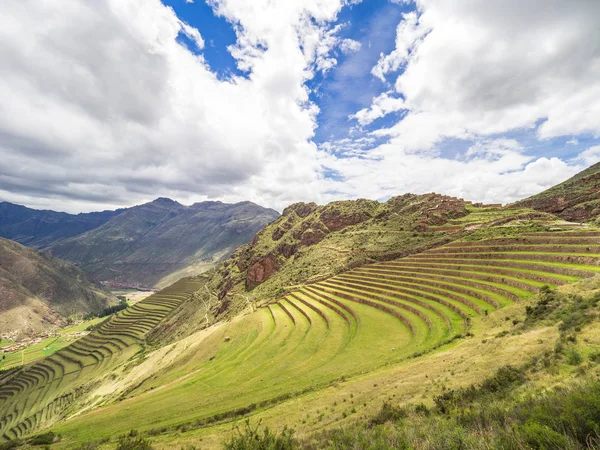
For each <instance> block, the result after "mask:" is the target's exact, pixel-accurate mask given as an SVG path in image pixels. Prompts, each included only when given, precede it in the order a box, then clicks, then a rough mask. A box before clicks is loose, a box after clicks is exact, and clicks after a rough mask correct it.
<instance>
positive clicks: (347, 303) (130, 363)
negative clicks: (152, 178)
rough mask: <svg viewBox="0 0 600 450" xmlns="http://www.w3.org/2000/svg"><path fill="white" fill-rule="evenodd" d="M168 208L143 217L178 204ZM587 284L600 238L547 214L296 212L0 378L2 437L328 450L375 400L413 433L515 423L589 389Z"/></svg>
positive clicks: (402, 200) (593, 309)
mask: <svg viewBox="0 0 600 450" xmlns="http://www.w3.org/2000/svg"><path fill="white" fill-rule="evenodd" d="M173 203H174V202H170V201H167V200H163V199H160V200H158V201H156V202H153V204H152V205H151V208H143V211H142V212H143V214H141V213H140V215H139V216H135V217H136V220H137V221H138V222H139V223H152V219H153V218H157V217H158V218H160V217H163V216H164V214H165V210H170V209H171V208H178V209H186V208H191V207H183V206H181V205H178V204H173ZM205 207H206V208H208V209H210V208H211V205H205ZM113 220H115V219H113ZM111 221H112V220H111ZM109 223H110V221H109ZM139 223H138V225H137V228H138V229H139V227H140V226H139ZM103 227H104V226H103ZM103 227H100V228H99V230H100V229H102V228H103ZM149 227H150V228H152V227H151V226H149ZM112 229H113V230H114V229H116V228H115V227H112ZM598 279H600V229H598V228H595V227H594V226H585V227H584V226H579V225H576V224H565V223H564V221H561V220H559V219H558V218H557V217H556V216H553V215H551V214H548V213H544V212H538V211H534V210H531V209H527V208H514V207H511V208H507V207H499V206H497V205H481V204H471V203H470V202H466V201H464V200H462V199H457V198H453V197H448V196H443V195H439V194H426V195H411V194H407V195H403V196H400V197H393V198H391V199H389V200H388V201H386V202H376V201H370V200H356V201H341V202H333V203H330V204H328V205H323V206H318V205H316V204H314V203H297V204H294V205H291V206H290V207H288V208H286V209H285V210H284V212H283V214H282V215H281V216H280V217H279V218H277V219H276V220H275V221H273V222H272V223H270V224H268V225H267V226H265V227H264V228H263V229H261V230H260V231H259V232H258V233H257V234H256V235H255V237H254V239H253V240H252V241H251V242H250V243H249V244H245V245H243V246H241V247H240V248H238V249H237V250H236V251H235V252H234V253H233V254H232V255H231V256H230V257H229V258H227V259H226V260H225V261H223V263H221V264H219V265H218V266H217V267H216V268H215V269H213V270H211V271H209V272H206V273H204V274H202V275H200V276H196V277H191V278H185V279H182V280H180V281H179V282H177V283H175V284H174V285H172V286H170V287H168V288H166V289H164V290H162V291H160V292H158V293H155V294H154V295H152V296H150V297H148V298H147V299H145V300H142V301H140V302H139V303H137V304H135V305H134V306H132V307H129V308H127V309H125V310H124V311H121V312H119V313H117V314H116V315H114V316H113V317H111V318H110V319H109V320H107V321H106V322H104V323H102V325H101V326H99V327H98V328H97V329H96V330H95V331H94V332H92V333H91V334H89V335H88V336H86V337H85V338H82V339H80V340H79V341H77V342H76V343H75V344H73V345H70V346H68V347H65V348H63V349H60V350H59V351H57V352H56V353H54V354H53V355H52V356H51V357H48V358H46V359H45V360H42V361H38V362H35V363H32V364H29V365H25V366H23V367H21V368H19V369H18V370H13V371H11V372H7V373H5V374H0V385H1V387H0V417H4V419H2V420H0V436H2V438H1V439H4V440H12V441H13V442H15V443H17V444H19V443H20V442H21V441H20V439H23V438H25V441H23V443H24V444H25V445H27V442H28V441H27V437H28V436H31V435H32V434H34V433H39V432H43V431H44V430H47V429H49V428H50V429H51V430H52V432H53V433H56V434H48V435H46V437H45V438H44V439H50V440H51V441H53V442H54V444H53V445H52V447H51V448H57V449H62V448H64V449H72V448H82V447H81V445H83V444H84V443H87V444H85V445H87V447H85V448H102V449H114V448H115V447H116V445H117V441H118V440H121V441H122V440H123V439H125V438H124V437H121V438H119V436H129V437H131V438H132V439H133V438H135V439H141V440H144V439H150V440H152V441H153V446H154V448H157V449H168V448H180V447H182V448H188V447H190V448H191V446H196V447H198V446H199V447H200V448H217V447H219V446H220V445H221V444H222V442H223V440H224V437H225V436H227V435H228V434H230V433H231V429H232V421H233V422H235V421H236V420H238V419H240V418H245V417H250V418H252V420H253V423H258V421H264V422H263V423H265V424H267V425H268V426H270V427H274V428H276V429H282V428H283V427H284V426H289V427H293V428H294V429H295V430H297V431H298V433H299V435H300V436H301V438H302V439H303V442H304V444H303V445H304V446H306V448H322V447H323V442H326V441H327V440H328V438H327V436H328V433H333V432H335V433H338V434H340V433H343V431H339V430H338V431H335V430H336V429H337V428H339V427H341V428H342V429H347V428H345V427H348V426H350V425H351V426H358V425H356V424H361V423H362V424H365V423H369V424H370V423H372V422H366V421H367V420H369V419H367V418H368V417H373V416H375V415H376V414H377V411H378V410H380V409H382V408H383V410H385V408H386V406H385V405H386V404H387V405H390V404H393V405H394V408H409V407H410V408H413V406H414V408H416V409H414V411H417V412H416V413H415V414H417V416H414V417H413V420H416V421H417V422H418V417H419V416H418V414H419V412H418V411H428V413H427V414H432V415H433V416H432V417H435V420H436V421H437V422H436V423H435V424H433V423H431V424H429V425H427V424H421V425H420V427H421V428H419V429H421V430H426V429H429V428H427V427H428V426H429V427H431V428H436V426H437V424H440V423H441V422H440V421H442V420H446V419H444V417H445V416H444V414H447V411H449V410H452V411H454V408H457V407H459V406H460V405H459V404H457V403H456V402H458V401H462V400H461V399H462V398H463V397H465V398H467V399H473V398H480V397H476V394H477V393H478V392H480V390H481V389H484V388H485V389H489V390H491V392H492V393H495V394H496V395H497V397H494V401H497V402H500V401H503V402H506V403H503V406H502V408H503V411H505V413H506V414H508V413H507V412H506V411H513V410H512V409H511V408H513V407H514V403H511V402H514V401H516V400H514V399H518V398H523V397H524V396H528V395H530V394H531V395H533V394H535V393H539V392H540V390H542V392H543V389H544V386H548V385H553V386H562V385H568V386H574V384H573V380H588V378H589V379H594V377H595V376H596V375H597V374H598V373H599V372H598V365H597V363H598V362H600V358H598V357H597V356H594V355H596V354H595V353H593V352H594V348H595V347H597V345H600V341H599V340H598V339H599V338H598V336H600V334H598V333H599V330H600V329H599V328H598V321H597V317H598V307H599V305H600V303H599V299H600V284H599V282H598ZM584 362H585V365H584ZM495 373H498V374H500V375H494V374H495ZM494 377H497V378H494ZM498 377H499V378H498ZM490 379H491V380H492V381H489V380H490ZM505 384H506V385H507V386H508V387H506V388H505V387H503V386H505ZM498 385H500V386H501V387H500V388H498V387H497V386H498ZM481 386H483V387H484V388H482V387H481ZM486 386H491V387H489V388H488V387H486ZM519 386H527V389H528V390H527V391H523V390H521V391H516V392H515V397H514V399H513V398H512V397H511V398H508V397H506V395H505V394H506V392H508V389H509V388H510V389H513V387H514V388H517V387H519ZM462 389H464V393H463V390H462ZM504 389H506V390H504ZM477 395H478V394H477ZM459 396H463V397H459ZM468 401H471V400H468ZM482 402H483V403H482V404H485V400H482ZM411 405H413V406H411ZM415 405H416V406H415ZM440 405H441V406H440ZM466 405H467V408H468V407H469V405H470V403H466ZM388 408H389V406H388ZM397 410H398V409H394V411H397ZM409 411H413V409H406V410H404V409H402V412H401V413H398V414H403V415H407V414H409ZM381 414H383V413H381ZM411 414H412V413H411ZM510 414H513V413H510ZM515 414H516V413H515ZM402 417H404V416H402ZM461 417H463V416H461ZM519 417H520V416H519ZM372 420H380V419H372ZM385 420H387V419H385ZM385 420H384V421H383V422H381V423H385ZM515 420H521V419H520V418H517V419H515ZM518 423H521V422H518ZM370 426H371V425H369V427H370ZM460 426H462V425H456V424H454V425H452V427H453V428H452V429H458V428H459V427H460ZM369 429H370V428H369ZM554 429H555V428H552V430H554ZM556 429H559V428H556ZM131 430H138V431H136V432H135V433H134V432H132V431H131ZM536 430H537V429H536ZM559 430H560V429H559ZM526 431H527V430H525V431H523V430H521V429H518V430H517V429H515V430H513V432H512V433H513V434H512V435H511V436H513V437H512V438H511V439H516V437H515V436H517V437H518V439H519V445H516V446H514V448H528V447H527V446H528V445H529V446H530V447H531V448H555V447H551V446H550V447H540V446H539V445H538V446H537V447H536V446H535V445H530V444H529V443H530V442H538V441H536V440H535V439H542V437H535V436H539V435H538V434H536V435H535V436H534V437H532V435H530V434H527V433H526ZM386 432H388V431H386ZM389 432H390V433H392V432H393V433H396V432H397V433H405V432H406V431H405V430H397V431H394V430H389ZM448 432H450V431H448ZM466 432H467V431H465V433H466ZM470 432H471V431H469V433H470ZM507 432H508V431H507ZM136 433H137V434H136ZM490 433H491V432H490ZM494 433H504V431H502V430H495V431H494ZM56 436H60V440H59V439H55V438H56ZM490 436H491V437H490ZM495 436H496V435H495V434H489V435H486V439H492V440H493V439H496V438H495ZM502 436H504V435H502ZM552 436H553V438H554V439H558V437H556V436H555V435H552ZM107 439H108V442H107V441H106V440H107ZM406 439H408V440H410V439H416V440H418V439H422V438H418V437H415V436H407V437H406ZM436 439H437V437H436ZM456 439H459V438H458V437H457V438H456ZM561 439H566V438H563V437H562V436H561ZM569 439H571V438H569ZM572 439H575V441H573V442H584V443H585V442H587V441H586V437H585V436H584V437H582V438H581V439H580V438H579V437H577V436H576V437H574V438H572ZM577 439H580V440H577ZM311 441H312V442H320V443H318V444H316V447H315V446H312V447H311V445H313V444H310V443H309V442H311ZM443 441H444V438H441V437H440V438H439V439H438V440H437V441H435V442H443ZM349 442H351V441H349ZM419 442H420V441H419ZM432 442H433V441H432ZM452 442H454V441H452ZM457 442H458V441H457ZM460 442H462V441H460ZM490 442H491V441H486V442H485V443H483V444H482V445H484V444H485V445H487V447H485V445H484V447H485V448H497V447H498V445H499V444H498V445H496V446H495V447H494V445H495V444H494V445H492V444H490ZM561 442H562V441H561ZM99 445H101V446H100V447H98V446H99ZM577 445H578V444H577ZM577 445H576V444H573V445H572V446H570V447H564V446H563V447H562V448H573V449H580V448H583V447H581V446H577ZM94 446H95V447H94ZM462 447H463V448H471V447H468V446H466V447H465V445H462ZM339 448H349V447H347V446H340V447H339ZM391 448H394V445H391ZM401 448H411V447H408V446H405V447H401ZM423 448H435V449H436V450H437V449H438V448H451V447H445V446H439V445H434V444H431V445H429V446H427V445H426V446H424V447H423ZM473 448H480V447H473ZM481 448H483V447H481ZM500 448H503V447H502V446H500ZM510 448H513V447H510Z"/></svg>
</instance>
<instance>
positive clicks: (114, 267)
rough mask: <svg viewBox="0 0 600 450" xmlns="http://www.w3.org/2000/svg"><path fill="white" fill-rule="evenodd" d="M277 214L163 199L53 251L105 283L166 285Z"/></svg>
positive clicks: (220, 255) (206, 264) (223, 253)
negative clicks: (185, 203) (186, 204)
mask: <svg viewBox="0 0 600 450" xmlns="http://www.w3.org/2000/svg"><path fill="white" fill-rule="evenodd" d="M278 216H279V214H278V213H277V211H275V210H272V209H267V208H263V207H261V206H259V205H256V204H254V203H251V202H242V203H236V204H225V203H221V202H202V203H196V204H193V205H191V206H184V205H181V204H180V203H177V202H176V201H173V200H170V199H167V198H159V199H157V200H155V201H153V202H150V203H146V204H143V205H139V206H134V207H132V208H128V209H127V210H125V211H123V212H122V213H121V214H119V215H117V216H115V217H112V218H111V219H110V220H108V221H107V222H106V223H104V224H103V225H101V226H99V227H97V228H95V229H93V230H90V231H87V232H85V233H83V234H80V235H78V236H75V237H72V238H69V239H65V240H62V241H59V242H57V243H56V244H54V245H52V246H50V250H51V251H52V253H53V254H54V255H55V256H57V257H59V258H62V259H66V260H68V261H71V262H73V263H75V264H77V265H78V266H79V267H80V268H81V269H83V270H84V271H86V272H87V273H88V274H90V275H91V276H92V277H93V278H95V279H97V280H100V281H104V282H109V283H112V284H114V285H119V284H121V285H129V286H144V287H153V286H156V285H158V286H159V287H163V286H166V285H168V284H171V283H173V282H175V281H177V279H179V278H182V277H184V276H188V275H193V274H197V273H199V272H202V271H204V270H206V269H208V268H210V267H212V266H213V265H214V264H215V263H217V262H219V261H221V260H223V259H224V258H226V257H227V256H228V255H229V254H230V253H231V252H233V250H235V249H236V248H237V247H239V246H240V245H242V244H245V243H247V242H249V241H250V240H251V239H252V237H253V236H254V234H255V233H256V232H257V231H258V230H260V229H261V228H262V227H264V225H265V224H267V223H269V222H271V221H273V220H275V219H276V218H277V217H278Z"/></svg>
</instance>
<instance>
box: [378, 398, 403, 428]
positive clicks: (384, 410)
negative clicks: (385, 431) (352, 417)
mask: <svg viewBox="0 0 600 450" xmlns="http://www.w3.org/2000/svg"><path fill="white" fill-rule="evenodd" d="M406 416H407V412H406V409H404V408H400V407H398V406H392V405H390V404H389V403H388V402H385V403H384V404H383V406H382V407H381V409H380V410H379V412H378V413H377V415H376V416H375V417H373V418H372V419H371V422H370V424H371V425H381V424H383V423H386V422H398V421H399V420H400V419H404V418H405V417H406Z"/></svg>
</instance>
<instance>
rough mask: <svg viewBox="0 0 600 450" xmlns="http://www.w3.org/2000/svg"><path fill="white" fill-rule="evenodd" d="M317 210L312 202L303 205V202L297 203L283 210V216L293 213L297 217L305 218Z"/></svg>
mask: <svg viewBox="0 0 600 450" xmlns="http://www.w3.org/2000/svg"><path fill="white" fill-rule="evenodd" d="M317 208H318V206H317V204H316V203H314V202H311V203H304V202H298V203H293V204H291V205H290V206H288V207H287V208H285V209H284V210H283V214H282V215H284V216H289V215H290V214H291V213H292V212H295V213H296V214H297V215H298V217H302V218H304V217H306V216H308V215H309V214H311V213H312V212H313V211H315V210H316V209H317Z"/></svg>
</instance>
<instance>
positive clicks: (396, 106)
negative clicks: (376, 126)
mask: <svg viewBox="0 0 600 450" xmlns="http://www.w3.org/2000/svg"><path fill="white" fill-rule="evenodd" d="M405 108H406V106H405V104H404V100H403V99H402V98H394V97H390V95H389V94H388V93H387V92H384V93H383V94H381V95H379V96H378V97H376V98H374V99H373V103H372V104H371V106H370V107H369V108H364V109H361V110H360V111H358V112H357V113H356V114H352V115H351V116H350V118H351V119H356V120H358V123H359V124H361V125H368V124H370V123H372V122H373V121H374V120H376V119H379V118H381V117H384V116H386V115H388V114H389V113H391V112H395V111H401V110H403V109H405Z"/></svg>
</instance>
